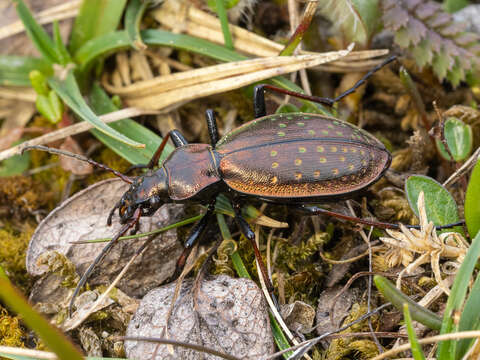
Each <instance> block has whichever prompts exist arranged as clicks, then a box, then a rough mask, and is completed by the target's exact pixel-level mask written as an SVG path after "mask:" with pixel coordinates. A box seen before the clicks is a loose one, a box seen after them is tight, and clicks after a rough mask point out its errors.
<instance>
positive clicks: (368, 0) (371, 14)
mask: <svg viewBox="0 0 480 360" xmlns="http://www.w3.org/2000/svg"><path fill="white" fill-rule="evenodd" d="M352 4H353V6H354V7H355V10H356V11H357V13H358V15H359V16H360V21H361V22H362V24H363V27H364V28H365V30H366V32H367V39H368V40H370V39H371V38H372V36H373V35H375V34H376V33H378V32H379V31H380V28H381V26H382V23H381V18H382V13H381V11H380V7H381V6H380V4H379V0H352Z"/></svg>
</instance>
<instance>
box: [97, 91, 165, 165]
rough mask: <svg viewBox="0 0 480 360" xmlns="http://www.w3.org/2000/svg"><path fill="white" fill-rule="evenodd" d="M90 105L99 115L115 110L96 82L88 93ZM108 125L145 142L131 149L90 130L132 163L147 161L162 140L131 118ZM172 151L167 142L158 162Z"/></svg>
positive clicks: (131, 137) (109, 137) (133, 138)
mask: <svg viewBox="0 0 480 360" xmlns="http://www.w3.org/2000/svg"><path fill="white" fill-rule="evenodd" d="M90 105H91V106H92V109H93V110H94V111H95V112H96V113H97V114H99V115H103V114H106V113H109V112H113V111H116V110H117V108H116V107H115V105H114V104H113V103H112V101H111V100H110V98H109V96H108V95H107V94H106V93H105V91H103V89H102V88H101V87H100V86H99V85H98V84H94V85H93V88H92V92H91V94H90ZM109 126H110V127H111V128H113V129H115V130H116V131H118V132H120V133H122V134H124V135H126V136H127V137H128V138H130V139H132V140H135V141H138V142H141V143H144V144H145V148H143V149H133V148H132V147H131V146H127V145H125V144H124V143H123V142H121V141H118V140H116V139H114V138H112V137H111V136H107V135H105V134H104V133H103V132H101V131H99V130H97V129H92V130H90V131H91V132H92V134H93V135H95V137H96V138H97V139H99V140H100V141H101V142H103V143H104V144H105V145H107V146H108V147H109V148H110V149H112V150H113V151H114V152H115V153H117V154H118V155H120V156H121V157H123V158H124V159H126V160H128V161H129V162H130V163H132V164H146V163H148V162H149V161H150V159H151V157H152V156H153V154H154V153H155V151H156V150H157V148H158V146H159V145H160V143H161V142H162V138H161V137H160V136H158V135H157V134H155V133H154V132H153V131H151V130H149V129H147V128H146V127H144V126H142V125H140V124H139V123H137V122H136V121H134V120H131V119H123V120H120V121H116V122H114V123H111V124H109ZM172 151H173V146H172V145H170V144H169V143H167V145H166V147H165V149H164V151H163V154H162V157H161V158H160V162H162V161H163V160H164V159H165V158H166V157H167V156H168V154H170V153H171V152H172Z"/></svg>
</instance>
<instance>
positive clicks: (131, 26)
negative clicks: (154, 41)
mask: <svg viewBox="0 0 480 360" xmlns="http://www.w3.org/2000/svg"><path fill="white" fill-rule="evenodd" d="M149 4H150V1H140V0H131V1H130V3H129V4H128V7H127V11H126V12H125V31H126V32H127V35H128V38H129V39H130V42H131V45H132V46H133V47H134V48H135V49H137V50H141V49H145V48H146V47H147V45H145V43H144V42H143V40H142V36H141V35H140V23H141V21H142V17H143V14H144V13H145V10H146V9H147V7H148V5H149Z"/></svg>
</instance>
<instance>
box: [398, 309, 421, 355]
mask: <svg viewBox="0 0 480 360" xmlns="http://www.w3.org/2000/svg"><path fill="white" fill-rule="evenodd" d="M403 317H404V318H405V324H406V325H407V334H408V340H409V341H410V347H411V349H412V355H413V358H414V359H415V360H425V355H424V354H423V351H422V347H421V346H420V344H419V343H418V339H417V335H416V334H415V329H414V328H413V324H412V317H411V316H410V311H409V310H408V304H406V303H405V304H403Z"/></svg>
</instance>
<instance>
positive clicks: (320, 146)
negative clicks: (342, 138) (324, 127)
mask: <svg viewBox="0 0 480 360" xmlns="http://www.w3.org/2000/svg"><path fill="white" fill-rule="evenodd" d="M324 151H325V148H324V147H323V146H322V145H318V146H317V152H324Z"/></svg>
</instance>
